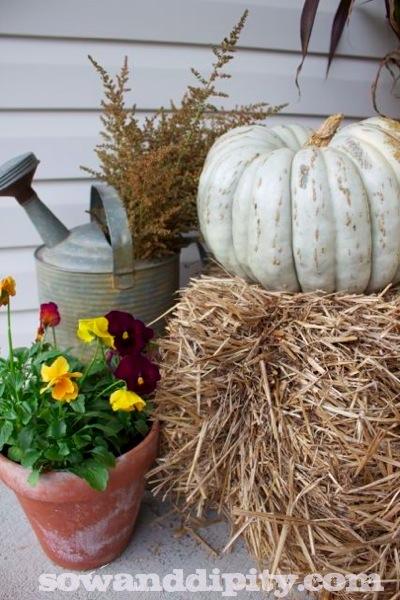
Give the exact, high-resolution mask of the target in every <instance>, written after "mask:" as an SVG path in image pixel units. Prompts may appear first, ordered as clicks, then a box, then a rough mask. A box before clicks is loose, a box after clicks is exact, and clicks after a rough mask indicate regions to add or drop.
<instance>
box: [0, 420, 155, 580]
mask: <svg viewBox="0 0 400 600" xmlns="http://www.w3.org/2000/svg"><path fill="white" fill-rule="evenodd" d="M158 435H159V425H158V423H154V424H153V427H152V429H151V430H150V432H149V433H148V435H147V436H146V437H145V439H144V440H143V441H142V442H141V443H140V444H139V445H138V446H136V447H135V448H133V449H132V450H130V451H129V452H126V454H123V455H122V456H120V457H119V458H117V464H116V466H115V467H114V468H113V469H112V470H111V471H110V479H109V483H108V486H107V489H106V490H105V491H104V492H98V491H96V490H93V489H92V488H91V487H90V486H89V485H88V484H87V483H86V482H85V481H84V480H83V479H80V478H79V477H77V476H76V475H73V474H72V473H69V472H62V471H52V472H50V473H46V474H44V475H42V476H41V477H40V479H39V483H38V484H37V485H36V486H35V487H32V486H30V485H29V483H27V481H26V479H27V475H28V471H27V470H26V469H24V468H23V467H22V466H21V465H18V464H17V463H14V462H12V461H10V460H8V459H7V458H6V457H5V456H3V455H1V454H0V478H1V479H2V480H3V482H4V483H5V484H6V485H8V486H9V487H10V488H11V489H12V490H13V491H14V493H15V494H16V496H17V498H18V500H19V502H20V504H21V506H22V508H23V509H24V511H25V514H26V516H27V517H28V519H29V521H30V523H31V525H32V527H33V530H34V531H35V533H36V536H37V538H38V540H39V542H40V544H41V546H42V548H43V550H44V551H45V553H46V554H47V556H48V557H49V558H50V559H51V560H52V561H54V562H55V563H57V564H58V565H61V566H62V567H65V568H68V569H77V570H84V569H94V568H96V567H100V566H101V565H104V564H107V563H109V562H110V561H112V560H113V559H115V558H116V557H117V556H119V555H120V554H121V553H122V552H123V550H124V549H125V548H126V546H127V545H128V543H129V540H130V538H131V535H132V531H133V528H134V525H135V521H136V518H137V515H138V512H139V508H140V503H141V500H142V496H143V492H144V487H145V479H144V478H145V475H146V472H147V471H148V470H149V468H150V467H151V465H152V463H153V461H154V460H155V458H156V454H157V448H158Z"/></svg>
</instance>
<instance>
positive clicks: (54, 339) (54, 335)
mask: <svg viewBox="0 0 400 600" xmlns="http://www.w3.org/2000/svg"><path fill="white" fill-rule="evenodd" d="M51 330H52V333H53V346H54V348H57V338H56V330H55V327H52V328H51Z"/></svg>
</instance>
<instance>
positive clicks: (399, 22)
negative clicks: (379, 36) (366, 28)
mask: <svg viewBox="0 0 400 600" xmlns="http://www.w3.org/2000/svg"><path fill="white" fill-rule="evenodd" d="M385 5H386V16H387V18H388V19H389V23H390V26H391V28H392V29H393V31H394V32H395V34H396V35H397V37H398V38H399V39H400V1H399V0H385Z"/></svg>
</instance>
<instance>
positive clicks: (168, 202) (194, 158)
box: [84, 11, 282, 259]
mask: <svg viewBox="0 0 400 600" xmlns="http://www.w3.org/2000/svg"><path fill="white" fill-rule="evenodd" d="M246 18H247V11H246V12H245V13H244V14H243V16H242V17H241V19H240V21H239V22H238V23H237V25H235V27H234V28H233V29H232V31H231V33H230V35H229V36H228V37H227V38H225V39H224V40H223V41H222V43H221V44H220V45H219V46H216V47H214V48H213V54H214V57H215V60H214V63H213V65H212V69H211V73H210V74H209V76H208V77H204V76H203V75H202V74H201V73H199V72H198V71H197V70H196V69H192V74H193V75H194V77H195V78H196V81H197V83H196V85H190V86H188V88H187V90H186V91H185V93H184V95H183V98H182V100H181V102H180V104H179V105H176V104H174V103H172V102H171V106H170V108H169V110H166V109H165V108H160V109H159V110H158V111H157V112H156V113H155V114H154V115H153V116H151V117H148V118H146V119H145V121H144V123H143V124H141V123H140V121H139V120H138V117H137V115H136V107H135V106H134V107H131V108H127V106H126V93H127V92H128V91H129V88H128V87H127V85H128V79H129V70H128V63H127V59H125V62H124V65H123V67H122V69H121V71H120V73H119V74H118V75H117V76H116V78H115V79H113V78H112V77H111V76H110V75H109V74H108V73H107V71H106V70H105V69H104V68H103V67H102V66H100V65H99V64H98V63H97V62H96V61H95V60H94V59H93V58H91V57H89V58H90V60H91V62H92V63H93V65H94V67H95V69H96V71H97V72H98V73H99V75H100V77H101V80H102V83H103V87H104V94H105V98H104V100H103V101H102V104H101V106H102V124H103V131H102V133H101V135H102V139H103V142H102V143H101V144H99V145H98V146H97V147H96V149H95V152H96V154H97V157H98V159H99V163H100V170H99V171H95V170H93V169H88V168H84V170H85V171H86V172H88V173H90V174H91V175H93V176H95V177H97V178H99V179H101V180H103V181H106V182H107V183H108V184H110V185H112V186H113V187H115V188H116V190H117V191H118V192H119V194H120V196H121V197H122V199H123V201H124V203H125V205H126V209H127V212H128V217H129V222H130V226H131V230H132V233H133V239H134V247H135V257H136V258H137V259H148V258H155V257H160V256H163V255H165V254H169V253H171V252H175V251H176V250H177V249H178V248H179V247H180V246H181V245H182V237H181V236H182V233H185V232H189V231H191V230H193V229H195V228H196V226H197V213H196V193H197V185H198V179H199V175H200V172H201V169H202V167H203V163H204V160H205V158H206V155H207V152H208V150H209V148H210V147H211V145H212V144H213V142H214V141H215V139H216V138H217V137H218V136H219V135H221V134H223V133H225V132H226V131H227V130H229V129H231V128H232V127H237V126H240V125H248V124H250V123H254V122H256V121H261V120H264V119H265V118H266V117H267V116H269V115H271V114H274V113H275V112H277V111H278V110H279V109H280V108H282V107H275V108H274V107H269V106H268V105H267V104H266V103H258V104H251V105H246V106H239V107H237V108H236V109H235V110H232V111H228V112H227V111H224V110H223V108H219V109H218V108H217V107H216V106H215V105H214V104H213V103H212V102H213V101H214V100H215V98H222V97H227V94H226V93H224V92H222V91H220V90H219V89H218V87H217V86H218V83H219V82H220V81H221V80H224V79H228V78H229V77H230V75H229V74H228V73H227V72H226V71H225V69H226V66H227V65H228V63H229V62H230V61H231V60H232V59H233V56H234V52H235V50H236V46H237V43H238V41H239V36H240V33H241V31H242V29H243V27H244V25H245V22H246Z"/></svg>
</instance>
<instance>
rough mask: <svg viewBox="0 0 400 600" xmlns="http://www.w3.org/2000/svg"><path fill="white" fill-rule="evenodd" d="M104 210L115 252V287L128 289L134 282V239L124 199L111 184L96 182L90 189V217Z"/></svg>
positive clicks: (93, 217) (94, 217)
mask: <svg viewBox="0 0 400 600" xmlns="http://www.w3.org/2000/svg"><path fill="white" fill-rule="evenodd" d="M102 210H104V214H105V218H106V225H107V228H108V232H109V235H110V243H111V248H112V252H113V263H114V266H113V274H114V287H115V288H117V289H120V290H124V289H128V288H130V287H132V286H133V284H134V277H133V270H134V268H133V241H132V235H131V232H130V229H129V225H128V219H127V217H126V212H125V208H124V205H123V204H122V201H121V199H120V197H119V195H118V194H117V192H116V191H115V189H114V188H112V187H111V186H109V185H105V184H95V185H92V188H91V191H90V218H91V221H95V220H96V213H97V212H100V214H101V211H102Z"/></svg>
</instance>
